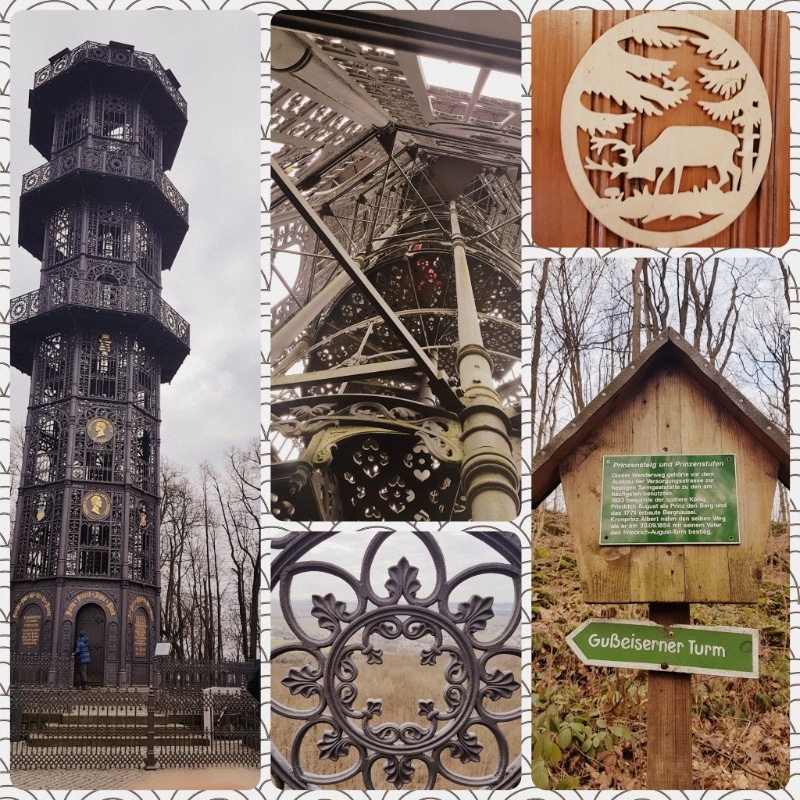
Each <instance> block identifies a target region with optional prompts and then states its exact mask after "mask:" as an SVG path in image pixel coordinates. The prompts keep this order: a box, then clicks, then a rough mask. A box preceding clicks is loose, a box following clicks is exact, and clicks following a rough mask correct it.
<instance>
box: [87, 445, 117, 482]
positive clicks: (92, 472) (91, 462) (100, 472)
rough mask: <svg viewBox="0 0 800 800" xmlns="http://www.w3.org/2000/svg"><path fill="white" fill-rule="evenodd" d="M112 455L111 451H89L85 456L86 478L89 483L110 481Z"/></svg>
mask: <svg viewBox="0 0 800 800" xmlns="http://www.w3.org/2000/svg"><path fill="white" fill-rule="evenodd" d="M113 464H114V454H113V453H112V452H111V450H99V451H98V450H95V449H94V448H91V449H89V452H88V453H87V454H86V478H87V480H90V481H110V480H111V473H112V467H113Z"/></svg>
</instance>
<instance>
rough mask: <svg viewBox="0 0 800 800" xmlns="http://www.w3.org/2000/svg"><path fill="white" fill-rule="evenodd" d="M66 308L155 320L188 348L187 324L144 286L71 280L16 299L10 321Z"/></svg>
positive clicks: (156, 292) (155, 293)
mask: <svg viewBox="0 0 800 800" xmlns="http://www.w3.org/2000/svg"><path fill="white" fill-rule="evenodd" d="M68 305H75V306H85V307H86V308H94V309H105V310H109V311H122V312H127V313H133V314H145V315H147V316H150V317H153V318H154V319H156V320H158V322H160V323H161V324H162V325H164V327H166V328H167V330H169V331H170V332H171V333H172V334H174V335H175V337H176V338H177V339H178V341H180V342H181V343H183V344H185V345H187V346H188V344H189V323H188V322H187V321H186V320H185V319H184V318H183V317H182V316H181V315H180V314H178V312H177V311H175V309H174V308H172V306H170V305H169V303H166V302H164V300H162V299H161V297H160V295H159V292H158V290H157V289H155V288H150V287H147V286H136V287H132V286H114V285H113V284H108V283H103V282H102V281H83V280H76V279H74V278H69V279H68V280H65V281H64V280H59V281H57V282H54V283H51V284H49V285H47V286H45V287H43V288H42V289H38V290H36V291H34V292H29V293H28V294H24V295H21V296H20V297H15V298H14V300H13V302H12V304H11V321H12V322H21V321H22V320H26V319H31V318H32V317H35V316H38V315H39V314H45V313H47V312H49V311H54V310H55V309H57V308H61V307H63V306H68Z"/></svg>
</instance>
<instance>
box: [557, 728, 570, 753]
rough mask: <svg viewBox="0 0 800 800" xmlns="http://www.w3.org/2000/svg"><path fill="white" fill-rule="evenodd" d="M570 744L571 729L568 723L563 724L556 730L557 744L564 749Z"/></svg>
mask: <svg viewBox="0 0 800 800" xmlns="http://www.w3.org/2000/svg"><path fill="white" fill-rule="evenodd" d="M571 744H572V731H571V730H570V726H569V725H564V726H563V727H562V728H561V730H560V731H559V732H558V746H559V747H560V748H561V749H562V750H566V749H567V748H568V747H569V746H570V745H571Z"/></svg>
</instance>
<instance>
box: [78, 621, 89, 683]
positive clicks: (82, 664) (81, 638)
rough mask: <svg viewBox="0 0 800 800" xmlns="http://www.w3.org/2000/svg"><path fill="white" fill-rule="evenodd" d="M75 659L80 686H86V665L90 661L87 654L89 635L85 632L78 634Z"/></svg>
mask: <svg viewBox="0 0 800 800" xmlns="http://www.w3.org/2000/svg"><path fill="white" fill-rule="evenodd" d="M75 659H76V660H77V662H78V667H79V669H80V673H79V674H80V681H81V683H80V688H81V689H85V688H86V682H87V681H86V665H87V664H88V663H89V662H90V661H91V657H90V655H89V637H88V636H87V635H86V634H85V633H80V634H78V642H77V644H76V645H75Z"/></svg>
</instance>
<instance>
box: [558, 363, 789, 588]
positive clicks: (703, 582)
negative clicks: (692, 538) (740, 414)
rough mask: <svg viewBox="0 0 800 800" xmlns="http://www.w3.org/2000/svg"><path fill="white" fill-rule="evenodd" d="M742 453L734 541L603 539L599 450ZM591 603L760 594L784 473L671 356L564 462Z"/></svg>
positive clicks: (601, 452)
mask: <svg viewBox="0 0 800 800" xmlns="http://www.w3.org/2000/svg"><path fill="white" fill-rule="evenodd" d="M727 453H733V454H734V455H735V456H736V483H737V488H738V504H737V510H738V517H739V534H740V539H741V543H740V544H738V545H722V544H704V545H695V544H692V545H659V544H655V545H624V546H613V545H601V544H600V516H601V502H602V497H601V490H600V487H601V486H602V472H603V457H604V456H606V455H628V454H636V455H648V454H657V455H667V454H670V455H684V454H702V455H712V454H727ZM560 472H561V482H562V486H563V488H564V496H565V498H566V504H567V514H568V515H569V521H570V528H571V530H572V531H573V536H574V542H575V551H576V553H577V556H578V566H579V568H580V571H581V593H582V595H583V600H584V602H586V603H647V602H663V603H707V602H718V603H755V602H756V601H757V600H758V594H759V585H760V582H761V576H762V569H761V567H762V564H763V560H764V552H765V551H766V544H767V537H768V536H769V528H770V518H771V514H772V503H773V500H774V497H775V486H776V482H777V475H778V462H777V459H776V458H775V457H773V456H771V455H770V454H769V453H768V452H767V451H766V449H765V448H764V447H763V446H762V445H760V444H759V443H758V442H757V441H756V440H755V439H754V438H753V436H751V435H750V434H749V433H748V432H747V431H746V430H745V429H744V428H743V427H742V425H741V423H739V422H738V421H737V420H736V419H734V418H733V417H732V416H731V415H730V414H729V413H728V412H727V411H726V410H725V409H724V408H723V407H722V406H721V405H720V404H719V403H718V402H717V401H716V400H715V399H714V397H713V396H712V395H711V394H709V393H708V392H707V391H706V390H704V389H703V388H702V387H701V386H700V385H699V384H698V383H697V382H696V381H695V380H694V379H693V378H691V377H690V376H688V375H686V374H685V373H684V372H683V370H682V368H680V367H679V366H677V365H673V364H671V363H669V362H666V363H664V364H662V365H660V366H659V367H658V368H657V369H656V371H655V372H654V374H653V376H652V377H650V378H649V379H648V380H647V381H646V382H645V384H644V385H643V386H641V387H639V388H638V389H636V391H635V392H634V393H632V394H631V396H630V397H628V398H627V399H626V400H625V402H624V403H622V404H621V405H620V406H619V408H617V409H616V410H615V412H614V414H613V415H612V416H611V417H609V418H608V419H606V420H604V421H603V422H601V423H600V424H598V426H597V427H596V428H595V429H593V430H592V431H591V432H590V433H589V434H588V435H587V437H586V439H585V440H584V442H583V443H582V444H581V446H580V447H578V448H577V449H576V450H575V451H574V452H573V453H572V454H571V455H570V456H568V457H567V458H566V459H565V460H564V461H563V462H562V464H561V467H560Z"/></svg>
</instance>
